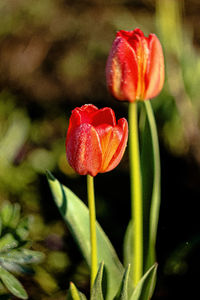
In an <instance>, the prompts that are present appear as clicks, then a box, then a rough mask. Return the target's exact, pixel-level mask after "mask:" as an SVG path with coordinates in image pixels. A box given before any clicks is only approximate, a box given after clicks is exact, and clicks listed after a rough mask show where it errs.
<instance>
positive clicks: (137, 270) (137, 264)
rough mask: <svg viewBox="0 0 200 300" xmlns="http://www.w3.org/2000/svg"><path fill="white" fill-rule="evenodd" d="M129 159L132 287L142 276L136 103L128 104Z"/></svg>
mask: <svg viewBox="0 0 200 300" xmlns="http://www.w3.org/2000/svg"><path fill="white" fill-rule="evenodd" d="M129 157H130V180H131V182H130V185H131V212H132V227H133V228H132V232H133V258H132V264H133V285H134V287H135V286H136V285H137V283H138V281H139V280H140V279H141V277H142V274H143V212H142V210H143V208H142V182H141V167H140V152H139V138H138V119H137V102H132V103H129Z"/></svg>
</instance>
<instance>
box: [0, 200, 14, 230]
mask: <svg viewBox="0 0 200 300" xmlns="http://www.w3.org/2000/svg"><path fill="white" fill-rule="evenodd" d="M0 214H1V220H2V223H3V226H8V225H9V222H10V221H11V218H12V215H13V206H12V204H11V203H10V202H5V203H4V204H3V206H2V208H1V212H0Z"/></svg>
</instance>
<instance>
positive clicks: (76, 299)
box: [67, 282, 81, 300]
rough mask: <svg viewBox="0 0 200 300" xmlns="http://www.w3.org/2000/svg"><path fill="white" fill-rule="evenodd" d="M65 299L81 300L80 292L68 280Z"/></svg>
mask: <svg viewBox="0 0 200 300" xmlns="http://www.w3.org/2000/svg"><path fill="white" fill-rule="evenodd" d="M67 300H81V298H80V294H79V291H78V289H77V288H76V286H75V285H74V284H73V282H70V287H69V291H68V293H67Z"/></svg>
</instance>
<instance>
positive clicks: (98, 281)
mask: <svg viewBox="0 0 200 300" xmlns="http://www.w3.org/2000/svg"><path fill="white" fill-rule="evenodd" d="M103 267H104V263H101V264H100V266H99V269H98V272H97V276H96V278H95V281H94V285H93V287H92V293H91V298H90V300H103V299H104V298H103V293H102V277H103Z"/></svg>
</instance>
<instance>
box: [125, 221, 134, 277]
mask: <svg viewBox="0 0 200 300" xmlns="http://www.w3.org/2000/svg"><path fill="white" fill-rule="evenodd" d="M131 222H132V221H130V222H129V224H128V226H127V229H126V233H125V236H124V243H123V258H124V259H123V260H124V266H125V267H126V268H127V267H128V266H129V265H130V268H129V277H130V278H133V268H132V265H133V264H134V263H133V258H132V256H133V255H132V253H133V252H132V251H133V234H132V228H133V227H132V224H131Z"/></svg>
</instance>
